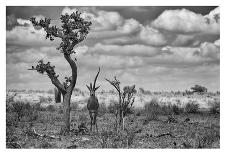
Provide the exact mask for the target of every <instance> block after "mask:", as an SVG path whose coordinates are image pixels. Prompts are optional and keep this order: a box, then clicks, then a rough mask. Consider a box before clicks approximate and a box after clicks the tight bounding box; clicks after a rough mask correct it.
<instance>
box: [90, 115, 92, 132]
mask: <svg viewBox="0 0 226 155" xmlns="http://www.w3.org/2000/svg"><path fill="white" fill-rule="evenodd" d="M89 116H90V131H91V132H92V113H91V112H89Z"/></svg>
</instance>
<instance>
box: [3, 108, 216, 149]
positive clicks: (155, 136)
mask: <svg viewBox="0 0 226 155" xmlns="http://www.w3.org/2000/svg"><path fill="white" fill-rule="evenodd" d="M10 117H13V113H10V114H9V117H8V116H7V119H10ZM97 119H98V129H99V132H98V134H97V132H92V133H90V132H83V133H82V132H80V133H78V125H79V124H81V123H85V126H86V127H87V128H88V129H89V116H88V112H87V111H82V110H74V111H72V112H71V133H70V134H68V135H63V134H61V125H62V123H63V122H62V113H61V112H60V111H59V110H55V111H38V113H37V118H36V120H35V121H33V122H32V126H29V124H30V123H29V122H28V120H26V118H22V119H21V120H20V121H18V122H17V123H16V125H12V124H11V125H9V126H7V133H8V136H7V138H8V142H16V144H19V145H20V147H21V148H220V115H219V114H208V113H198V114H180V115H174V116H173V117H171V118H170V117H169V116H165V115H162V116H159V118H158V119H157V120H151V121H146V120H145V116H144V115H143V114H140V113H134V114H132V115H129V116H128V117H126V119H125V130H124V131H119V132H118V133H116V132H115V131H114V115H113V114H110V113H104V114H101V115H100V116H98V118H97ZM8 121H9V120H8ZM30 129H32V130H35V132H36V133H38V134H39V135H42V136H37V135H34V134H33V133H31V132H29V130H30ZM44 135H47V136H44ZM12 147H13V146H11V144H10V143H7V148H12Z"/></svg>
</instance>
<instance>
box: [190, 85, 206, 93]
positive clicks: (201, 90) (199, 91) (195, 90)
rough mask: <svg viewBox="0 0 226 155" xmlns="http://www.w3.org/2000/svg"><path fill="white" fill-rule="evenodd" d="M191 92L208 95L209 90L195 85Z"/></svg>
mask: <svg viewBox="0 0 226 155" xmlns="http://www.w3.org/2000/svg"><path fill="white" fill-rule="evenodd" d="M191 90H192V92H193V93H206V92H207V88H206V87H204V86H200V85H195V86H194V87H191Z"/></svg>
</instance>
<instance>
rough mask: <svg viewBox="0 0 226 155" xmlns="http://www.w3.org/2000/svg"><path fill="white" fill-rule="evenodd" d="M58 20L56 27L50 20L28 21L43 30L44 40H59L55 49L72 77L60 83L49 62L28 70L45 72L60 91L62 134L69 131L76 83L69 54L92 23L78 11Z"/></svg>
mask: <svg viewBox="0 0 226 155" xmlns="http://www.w3.org/2000/svg"><path fill="white" fill-rule="evenodd" d="M60 20H61V23H62V26H61V27H57V26H52V25H51V24H50V22H51V19H47V18H45V19H44V20H43V19H41V20H40V21H37V20H36V19H35V18H34V17H32V18H31V19H30V21H31V22H32V24H33V26H35V27H37V28H43V29H44V30H45V32H46V39H50V40H51V41H53V40H54V38H59V39H61V43H60V46H59V47H57V50H60V52H61V53H62V54H63V56H64V58H65V59H66V61H67V62H68V63H69V65H70V67H71V71H72V75H71V76H70V77H65V82H63V83H61V82H60V81H59V80H58V75H56V73H55V70H54V68H55V66H51V65H50V62H47V63H44V62H43V60H40V61H39V62H38V64H37V65H36V66H35V67H34V66H32V68H31V69H29V70H36V71H37V72H39V73H41V74H43V73H45V72H46V73H47V75H48V77H49V78H50V80H51V82H52V84H54V85H55V86H56V87H57V88H58V89H59V90H60V91H61V93H62V95H63V105H64V126H63V127H62V129H63V131H64V132H68V131H70V100H71V95H72V91H73V89H74V87H75V84H76V81H77V65H76V59H75V60H73V59H72V58H71V54H73V53H75V51H74V47H75V45H77V44H78V43H80V42H82V41H83V40H84V39H85V38H86V36H87V34H88V33H89V30H90V26H91V25H92V23H91V22H90V21H87V20H85V19H83V18H82V17H81V13H80V12H78V11H76V12H73V13H72V14H70V15H69V14H65V15H61V17H60Z"/></svg>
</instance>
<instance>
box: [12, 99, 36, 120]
mask: <svg viewBox="0 0 226 155" xmlns="http://www.w3.org/2000/svg"><path fill="white" fill-rule="evenodd" d="M12 111H13V112H15V113H17V117H18V120H19V121H20V119H21V118H22V117H23V116H24V115H29V113H30V112H31V111H32V107H31V105H30V104H29V103H26V104H25V103H23V102H14V103H13V104H12Z"/></svg>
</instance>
